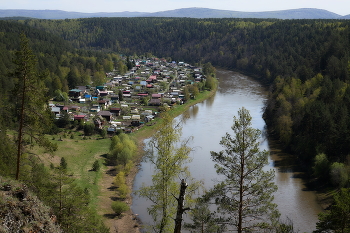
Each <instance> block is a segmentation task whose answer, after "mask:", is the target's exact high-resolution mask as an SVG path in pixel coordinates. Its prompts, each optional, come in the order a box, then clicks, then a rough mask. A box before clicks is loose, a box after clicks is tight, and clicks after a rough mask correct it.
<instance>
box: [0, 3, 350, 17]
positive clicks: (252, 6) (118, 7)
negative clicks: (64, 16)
mask: <svg viewBox="0 0 350 233" xmlns="http://www.w3.org/2000/svg"><path fill="white" fill-rule="evenodd" d="M0 6H1V7H0V9H30V10H45V9H49V10H65V11H77V12H123V11H138V12H157V11H166V10H174V9H179V8H188V7H203V8H212V9H220V10H233V11H248V12H260V11H274V10H288V9H297V8H318V9H324V10H328V11H331V12H334V13H337V14H339V15H348V14H350V1H349V0H0Z"/></svg>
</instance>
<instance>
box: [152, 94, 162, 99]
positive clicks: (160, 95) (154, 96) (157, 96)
mask: <svg viewBox="0 0 350 233" xmlns="http://www.w3.org/2000/svg"><path fill="white" fill-rule="evenodd" d="M152 98H162V94H152Z"/></svg>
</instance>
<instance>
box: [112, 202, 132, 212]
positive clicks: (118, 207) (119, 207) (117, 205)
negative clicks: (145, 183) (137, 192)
mask: <svg viewBox="0 0 350 233" xmlns="http://www.w3.org/2000/svg"><path fill="white" fill-rule="evenodd" d="M112 209H113V211H114V212H115V213H116V214H117V215H120V214H121V213H123V212H126V211H128V210H129V206H128V205H127V204H126V203H125V202H122V201H114V202H113V203H112Z"/></svg>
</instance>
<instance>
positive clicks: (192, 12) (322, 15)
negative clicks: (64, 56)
mask: <svg viewBox="0 0 350 233" xmlns="http://www.w3.org/2000/svg"><path fill="white" fill-rule="evenodd" d="M11 17H21V18H23V17H29V18H38V19H75V18H94V17H187V18H276V19H350V15H345V16H341V15H339V14H336V13H333V12H330V11H327V10H322V9H317V8H299V9H290V10H279V11H262V12H244V11H231V10H217V9H211V8H200V7H192V8H180V9H175V10H168V11H159V12H154V13H148V12H130V11H124V12H96V13H83V12H74V11H63V10H21V9H2V10H1V9H0V18H11Z"/></svg>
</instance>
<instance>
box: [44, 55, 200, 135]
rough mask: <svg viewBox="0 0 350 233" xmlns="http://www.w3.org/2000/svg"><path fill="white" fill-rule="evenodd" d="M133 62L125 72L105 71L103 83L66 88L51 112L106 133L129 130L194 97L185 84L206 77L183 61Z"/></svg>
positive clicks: (156, 60)
mask: <svg viewBox="0 0 350 233" xmlns="http://www.w3.org/2000/svg"><path fill="white" fill-rule="evenodd" d="M134 64H135V66H134V67H133V68H132V69H131V70H129V71H128V73H125V74H124V75H120V74H118V73H117V71H112V72H109V73H107V74H106V80H109V81H108V82H106V83H105V84H104V85H101V86H77V87H76V88H75V89H71V90H69V93H68V98H69V99H68V101H67V100H66V101H55V99H53V100H52V101H51V102H50V107H51V112H52V113H53V114H54V116H55V118H56V119H57V120H58V119H60V118H63V117H65V116H67V117H69V120H70V121H73V122H79V123H84V124H85V123H90V124H94V126H95V129H99V130H106V132H107V133H108V134H112V135H113V134H115V133H117V132H120V131H122V132H125V133H131V132H133V131H135V130H137V129H139V128H140V127H143V126H145V125H152V121H153V120H154V118H155V117H157V116H158V115H159V112H161V111H165V110H167V109H169V108H171V107H172V106H174V105H178V104H180V105H181V104H184V103H185V102H186V101H187V100H188V98H193V97H194V96H193V94H194V93H193V91H192V92H191V88H187V87H188V86H191V85H193V84H195V83H202V84H203V83H204V82H205V80H206V77H205V76H204V75H203V74H202V72H201V70H202V69H201V68H199V67H195V66H191V65H190V64H187V63H184V62H175V61H172V62H167V61H166V60H165V59H157V58H154V59H147V60H141V59H139V60H134ZM200 86H203V85H200Z"/></svg>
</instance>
